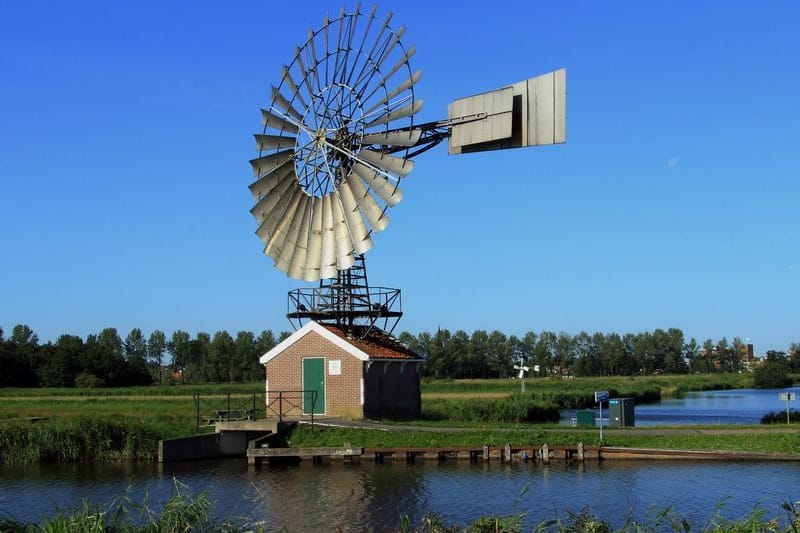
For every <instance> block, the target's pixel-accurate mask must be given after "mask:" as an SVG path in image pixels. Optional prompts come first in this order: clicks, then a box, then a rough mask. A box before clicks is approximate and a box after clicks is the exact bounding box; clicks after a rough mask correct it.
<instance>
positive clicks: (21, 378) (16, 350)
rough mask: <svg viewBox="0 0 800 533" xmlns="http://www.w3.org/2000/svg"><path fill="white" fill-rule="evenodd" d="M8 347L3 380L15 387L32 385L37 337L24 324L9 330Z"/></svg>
mask: <svg viewBox="0 0 800 533" xmlns="http://www.w3.org/2000/svg"><path fill="white" fill-rule="evenodd" d="M9 344H10V349H9V350H7V355H6V357H7V359H8V363H7V365H8V367H7V369H6V377H5V380H6V381H7V382H8V384H9V385H14V386H17V387H33V386H35V385H36V384H37V383H36V372H35V368H36V360H37V358H38V357H37V356H38V354H39V337H38V336H37V335H36V334H35V333H34V332H33V330H32V329H31V328H30V327H28V326H27V325H25V324H17V325H16V326H14V328H13V329H12V330H11V338H10V339H9Z"/></svg>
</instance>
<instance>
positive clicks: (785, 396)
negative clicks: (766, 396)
mask: <svg viewBox="0 0 800 533" xmlns="http://www.w3.org/2000/svg"><path fill="white" fill-rule="evenodd" d="M778 398H779V399H780V400H783V401H785V402H786V423H787V424H788V423H789V402H793V401H794V393H793V392H779V393H778Z"/></svg>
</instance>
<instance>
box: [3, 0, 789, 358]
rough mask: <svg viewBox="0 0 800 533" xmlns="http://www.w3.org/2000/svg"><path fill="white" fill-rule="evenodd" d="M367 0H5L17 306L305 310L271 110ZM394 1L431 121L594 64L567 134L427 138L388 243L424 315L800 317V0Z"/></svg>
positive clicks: (6, 118) (698, 329) (631, 324)
mask: <svg viewBox="0 0 800 533" xmlns="http://www.w3.org/2000/svg"><path fill="white" fill-rule="evenodd" d="M354 5H355V4H354V3H353V2H348V3H347V7H348V10H350V9H352V8H353V7H354ZM340 7H341V4H340V3H335V2H331V3H327V2H317V1H306V2H297V3H291V2H289V3H286V2H282V3H275V2H268V1H266V0H262V1H258V2H253V1H237V2H211V1H198V2H188V3H187V2H174V3H170V2H161V1H158V2H154V1H136V2H111V3H109V2H101V1H82V0H76V1H73V2H25V1H22V0H18V1H13V0H0V102H1V104H0V199H1V202H0V238H1V240H0V326H2V327H3V328H4V329H5V331H6V332H7V333H8V332H10V330H11V328H12V327H13V325H14V324H17V323H26V324H28V325H30V326H31V327H32V328H33V329H34V330H35V331H36V332H37V333H38V334H39V336H40V338H41V339H42V340H48V339H53V340H55V339H56V338H57V337H58V335H60V334H62V333H74V334H78V335H81V336H85V335H86V334H88V333H93V332H98V331H100V330H101V329H102V328H104V327H106V326H114V327H116V328H118V329H119V331H120V332H121V334H122V335H123V336H124V335H125V334H126V333H127V332H128V331H130V329H131V328H133V327H139V328H141V329H142V330H143V331H144V332H145V334H149V332H150V331H152V330H153V329H156V328H158V329H162V330H164V331H166V332H167V333H168V334H170V333H171V332H172V331H173V330H175V329H184V330H187V331H189V332H191V333H192V334H195V333H196V332H197V331H208V332H210V333H212V334H213V333H214V332H215V331H217V330H220V329H226V330H228V331H231V332H235V331H238V330H241V329H249V330H253V331H256V332H258V331H260V330H262V329H273V330H275V331H280V330H284V329H289V324H288V323H287V322H286V320H285V318H284V314H285V312H286V292H287V291H288V290H289V289H292V288H295V287H300V286H304V285H303V283H301V282H297V281H295V280H292V279H290V278H287V277H285V276H284V275H283V274H282V273H280V272H279V271H278V270H276V269H275V268H274V267H273V266H272V263H271V261H269V260H268V259H267V258H265V257H264V256H263V255H262V254H261V243H260V241H259V240H258V238H257V237H256V236H255V234H254V231H255V229H256V226H255V221H254V220H253V219H252V217H251V215H250V213H249V212H248V210H249V209H250V207H251V197H250V194H249V191H248V190H247V185H248V184H249V183H250V181H251V177H252V173H251V169H250V165H249V164H248V160H249V159H250V158H252V157H255V152H254V146H253V145H254V143H253V140H252V136H251V135H252V134H253V133H255V132H256V131H257V130H258V129H259V124H260V114H259V107H261V106H264V105H266V104H267V103H268V90H269V86H270V84H271V83H275V82H277V80H278V77H279V75H280V68H281V65H283V64H284V63H286V62H288V61H289V59H290V56H291V54H292V51H293V50H294V47H295V46H297V45H300V44H301V43H302V42H303V40H304V39H305V35H306V32H307V30H308V29H310V28H312V27H314V28H316V27H318V26H319V25H320V24H321V22H322V20H323V17H324V15H325V14H326V13H328V14H330V15H332V16H334V15H336V14H337V13H338V10H339V8H340ZM370 7H371V4H369V3H365V4H364V8H365V9H369V8H370ZM387 10H392V11H394V13H395V17H394V19H393V20H394V23H395V25H399V24H405V25H406V26H407V29H408V31H407V33H406V36H405V37H404V39H403V42H404V43H405V44H406V45H407V46H409V45H412V44H414V45H416V47H417V54H416V56H415V58H414V59H413V60H412V66H413V67H414V68H419V69H421V70H422V71H423V73H424V74H423V79H422V81H421V82H420V83H419V84H418V85H417V95H418V96H421V97H422V98H424V100H425V107H424V108H423V110H422V112H421V113H420V115H419V117H418V118H419V119H421V120H423V121H427V120H436V119H440V118H444V117H445V116H446V110H447V104H448V102H450V101H451V100H453V99H455V98H458V97H462V96H467V95H470V94H474V93H477V92H483V91H486V90H490V89H494V88H498V87H501V86H504V85H507V84H510V83H513V82H517V81H519V80H522V79H526V78H529V77H532V76H534V75H538V74H541V73H544V72H548V71H550V70H554V69H556V68H560V67H566V68H567V89H568V97H567V107H568V125H567V144H565V145H559V146H552V147H544V148H539V149H524V150H513V151H505V152H494V153H486V154H472V155H462V156H448V155H447V150H446V147H445V146H444V145H442V146H439V147H437V148H436V149H434V150H433V151H431V152H428V153H426V154H424V155H422V156H420V157H419V158H418V159H417V166H416V168H415V170H414V171H413V172H412V173H411V174H410V175H409V177H408V178H407V179H406V180H404V182H403V185H404V190H405V193H406V194H405V198H404V200H403V201H402V202H401V203H400V204H399V205H398V206H397V207H395V208H394V209H393V210H392V213H391V215H392V224H391V226H390V227H389V228H388V229H387V231H385V232H384V233H381V234H379V235H378V236H376V238H375V247H374V248H373V249H372V250H371V251H370V252H369V253H368V254H367V258H368V265H369V274H370V279H371V281H372V282H373V284H377V285H385V286H393V287H399V288H401V289H402V290H403V308H404V311H405V317H404V318H403V321H402V322H401V324H400V329H404V330H408V331H411V332H415V333H416V332H419V331H426V330H427V331H430V330H435V329H436V328H437V327H438V326H441V327H446V328H449V329H451V330H456V329H464V330H467V331H468V332H471V331H472V330H474V329H477V328H483V329H488V330H492V329H499V330H501V331H503V332H505V333H507V334H522V333H524V332H525V331H528V330H533V331H536V332H539V331H542V330H554V331H561V330H564V331H567V332H570V333H573V334H574V333H577V332H579V331H581V330H585V331H588V332H590V333H591V332H594V331H603V332H612V331H616V332H619V333H626V332H638V331H645V330H652V329H655V328H668V327H678V328H681V329H683V331H684V332H685V334H686V336H687V339H688V338H689V337H690V336H694V337H696V338H697V340H698V341H702V340H704V339H706V338H713V339H714V340H717V339H719V338H721V337H722V336H726V337H727V338H728V339H729V340H730V339H732V338H733V337H735V336H739V337H741V338H742V339H745V338H750V340H751V342H753V343H754V344H755V345H756V351H757V352H758V353H763V352H764V351H766V350H767V349H772V348H774V349H786V347H787V346H788V344H789V343H790V342H793V341H800V321H799V320H798V312H799V311H798V302H800V298H799V297H800V237H799V236H798V233H799V230H800V224H799V223H798V218H797V212H798V209H797V206H798V199H799V198H800V182H799V181H798V178H799V177H800V148H798V142H800V31H798V24H800V3H798V2H796V1H794V0H791V1H790V0H784V1H776V2H769V3H759V2H751V1H748V2H740V1H733V2H732V1H725V2H723V1H721V0H720V1H713V2H689V1H683V2H595V1H585V2H557V1H553V2H529V1H525V2H483V1H482V2H469V1H464V2H457V3H456V2H452V3H451V2H430V1H426V2H423V1H403V2H384V3H382V4H380V5H379V12H380V13H385V12H386V11H387Z"/></svg>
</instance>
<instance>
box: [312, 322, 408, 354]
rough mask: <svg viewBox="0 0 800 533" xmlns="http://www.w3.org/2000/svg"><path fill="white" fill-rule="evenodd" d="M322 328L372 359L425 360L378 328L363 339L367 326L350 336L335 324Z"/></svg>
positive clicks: (354, 328)
mask: <svg viewBox="0 0 800 533" xmlns="http://www.w3.org/2000/svg"><path fill="white" fill-rule="evenodd" d="M320 326H322V327H323V328H325V329H327V330H328V331H330V332H331V333H333V334H334V335H336V336H338V337H341V338H342V339H344V340H345V341H347V342H348V343H350V344H352V345H353V346H354V347H356V348H358V349H359V350H361V351H362V352H364V353H365V354H367V355H369V358H370V359H424V357H423V356H421V355H419V354H418V353H416V352H415V351H414V350H412V349H411V348H409V347H408V346H406V345H405V344H403V343H402V342H400V341H399V340H397V339H396V338H394V337H392V336H391V335H389V334H388V333H386V332H385V331H382V330H380V329H378V328H372V329H370V330H369V332H368V333H367V335H366V336H365V337H364V338H363V339H362V338H360V337H361V336H362V335H363V334H364V332H365V331H366V330H367V329H368V328H367V327H366V326H353V329H352V333H351V334H350V335H348V332H347V331H346V330H344V329H343V328H340V327H339V326H336V325H333V324H320Z"/></svg>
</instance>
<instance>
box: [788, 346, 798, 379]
mask: <svg viewBox="0 0 800 533" xmlns="http://www.w3.org/2000/svg"><path fill="white" fill-rule="evenodd" d="M789 371H790V372H800V343H797V342H793V343H791V344H790V345H789Z"/></svg>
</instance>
